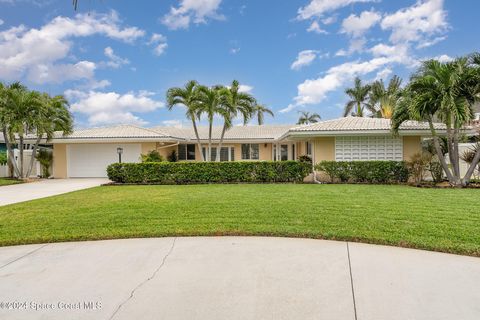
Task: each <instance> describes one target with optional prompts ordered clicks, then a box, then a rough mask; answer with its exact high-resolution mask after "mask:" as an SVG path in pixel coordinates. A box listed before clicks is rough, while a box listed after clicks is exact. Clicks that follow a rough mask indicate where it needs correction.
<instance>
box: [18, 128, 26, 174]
mask: <svg viewBox="0 0 480 320" xmlns="http://www.w3.org/2000/svg"><path fill="white" fill-rule="evenodd" d="M18 147H19V149H18V150H19V151H20V178H25V175H24V171H23V163H24V161H23V135H22V134H21V135H19V143H18Z"/></svg>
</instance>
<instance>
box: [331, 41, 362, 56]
mask: <svg viewBox="0 0 480 320" xmlns="http://www.w3.org/2000/svg"><path fill="white" fill-rule="evenodd" d="M366 43H367V39H365V38H364V37H362V38H354V39H351V40H350V46H349V47H348V50H345V49H340V50H338V51H337V53H335V55H336V56H338V57H344V56H349V55H351V54H352V53H355V52H362V51H363V48H364V46H365V44H366Z"/></svg>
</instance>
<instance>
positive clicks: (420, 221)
mask: <svg viewBox="0 0 480 320" xmlns="http://www.w3.org/2000/svg"><path fill="white" fill-rule="evenodd" d="M479 197H480V190H478V189H464V190H457V189H427V188H413V187H407V186H375V185H309V184H300V185H293V184H277V185H273V184H265V185H247V184H244V185H196V186H110V187H97V188H92V189H88V190H83V191H78V192H73V193H69V194H65V195H60V196H56V197H51V198H45V199H40V200H35V201H30V202H26V203H20V204H15V205H10V206H6V207H0V245H13V244H24V243H39V242H54V241H71V240H94V239H112V238H129V237H162V236H175V235H178V236H193V235H267V236H285V237H307V238H322V239H337V240H350V241H361V242H368V243H379V244H389V245H397V246H404V247H413V248H421V249H428V250H436V251H444V252H452V253H459V254H467V255H474V256H480V209H479V206H478V199H479Z"/></svg>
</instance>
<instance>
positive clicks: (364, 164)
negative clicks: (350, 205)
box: [315, 161, 409, 184]
mask: <svg viewBox="0 0 480 320" xmlns="http://www.w3.org/2000/svg"><path fill="white" fill-rule="evenodd" d="M315 169H316V170H319V171H323V172H325V173H326V174H327V175H328V176H329V177H330V179H331V180H332V182H335V181H340V182H343V183H346V182H350V183H378V184H387V183H405V182H407V181H408V178H409V171H408V168H407V165H406V163H405V162H404V161H351V162H349V161H322V162H320V163H319V164H317V165H316V166H315Z"/></svg>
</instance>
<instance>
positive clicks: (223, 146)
mask: <svg viewBox="0 0 480 320" xmlns="http://www.w3.org/2000/svg"><path fill="white" fill-rule="evenodd" d="M222 148H228V160H226V161H224V162H227V161H228V162H230V161H235V159H232V150H233V152H234V153H235V147H234V146H229V145H226V146H225V145H222ZM207 149H208V145H206V146H202V154H204V158H206V153H207ZM212 149H218V146H212ZM204 151H205V153H204ZM211 161H215V159H213V160H211Z"/></svg>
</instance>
